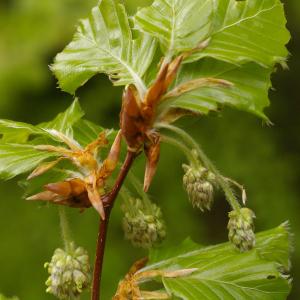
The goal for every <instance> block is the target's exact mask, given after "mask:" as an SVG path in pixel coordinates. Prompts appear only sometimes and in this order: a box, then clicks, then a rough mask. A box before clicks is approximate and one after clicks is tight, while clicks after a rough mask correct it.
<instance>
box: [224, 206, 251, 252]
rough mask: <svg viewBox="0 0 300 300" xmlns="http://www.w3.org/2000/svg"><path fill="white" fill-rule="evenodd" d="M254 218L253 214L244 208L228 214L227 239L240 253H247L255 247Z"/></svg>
mask: <svg viewBox="0 0 300 300" xmlns="http://www.w3.org/2000/svg"><path fill="white" fill-rule="evenodd" d="M254 218H255V214H254V212H253V211H252V210H251V209H249V208H246V207H244V208H241V209H240V210H234V211H231V212H230V213H229V222H228V230H229V233H228V238H229V240H230V242H231V243H232V244H233V245H234V246H235V247H236V248H237V249H239V250H240V251H241V252H245V251H249V250H251V249H252V248H253V247H254V246H255V234H254V222H253V219H254Z"/></svg>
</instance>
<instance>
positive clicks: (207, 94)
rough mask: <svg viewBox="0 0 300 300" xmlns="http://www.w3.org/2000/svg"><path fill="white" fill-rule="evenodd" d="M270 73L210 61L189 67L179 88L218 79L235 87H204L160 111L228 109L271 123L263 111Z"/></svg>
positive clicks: (254, 66) (256, 67)
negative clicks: (186, 83)
mask: <svg viewBox="0 0 300 300" xmlns="http://www.w3.org/2000/svg"><path fill="white" fill-rule="evenodd" d="M271 73H272V72H271V70H269V69H265V68H263V67H261V66H259V65H257V64H255V63H248V64H245V65H242V66H237V65H232V64H229V63H226V62H222V61H217V60H214V59H210V58H206V59H204V60H201V61H199V62H197V63H194V64H187V65H184V67H183V69H182V71H181V72H180V74H179V77H178V79H177V82H176V85H179V84H182V83H185V82H188V81H190V80H193V79H198V78H218V79H223V80H227V81H229V82H231V83H233V86H232V87H222V86H220V87H216V86H207V87H201V88H199V89H196V90H193V91H190V92H187V93H185V94H183V95H181V96H179V97H177V98H171V99H170V100H166V101H165V102H166V103H162V105H161V108H160V109H161V110H165V109H166V108H168V107H170V106H171V107H180V108H184V109H187V110H191V111H194V112H197V113H200V114H207V113H209V112H210V111H216V110H218V109H219V108H220V107H221V106H224V105H229V106H231V107H234V108H237V109H240V110H244V111H247V112H251V113H253V114H255V115H257V116H259V117H261V118H263V119H265V120H268V118H267V117H266V116H265V114H264V112H263V111H264V108H265V107H267V106H268V105H269V99H268V91H269V88H270V87H271V81H270V74H271Z"/></svg>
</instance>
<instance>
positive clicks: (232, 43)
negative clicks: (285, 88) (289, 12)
mask: <svg viewBox="0 0 300 300" xmlns="http://www.w3.org/2000/svg"><path fill="white" fill-rule="evenodd" d="M210 2H215V3H216V4H215V13H214V15H215V17H214V29H213V32H212V35H211V41H210V42H209V45H208V47H207V48H205V49H204V50H203V51H201V52H197V53H195V54H194V55H193V56H192V57H191V58H190V61H193V60H197V59H200V58H202V57H205V56H210V57H213V58H216V59H220V60H224V61H227V62H231V63H238V64H240V63H245V62H249V61H253V62H256V63H259V64H260V65H262V66H265V67H270V66H273V65H274V64H275V63H277V62H279V63H281V64H285V60H286V57H287V55H288V51H287V49H286V47H285V45H286V44H287V43H288V41H289V39H290V34H289V32H288V30H287V29H286V26H285V25H286V18H285V15H284V9H283V5H282V3H281V1H280V0H264V1H262V0H245V1H236V0H217V1H213V0H210ZM199 18H200V19H201V16H200V15H199Z"/></svg>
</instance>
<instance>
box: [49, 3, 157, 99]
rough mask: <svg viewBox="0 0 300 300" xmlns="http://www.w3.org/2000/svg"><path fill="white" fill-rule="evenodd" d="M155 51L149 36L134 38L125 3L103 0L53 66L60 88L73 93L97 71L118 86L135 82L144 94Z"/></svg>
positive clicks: (81, 24)
mask: <svg viewBox="0 0 300 300" xmlns="http://www.w3.org/2000/svg"><path fill="white" fill-rule="evenodd" d="M155 50H156V41H155V39H153V38H152V37H150V36H149V35H146V34H139V33H137V38H133V32H132V29H131V28H130V25H129V21H128V16H127V14H126V11H125V8H124V6H123V5H121V4H116V1H114V0H102V1H100V3H99V5H98V6H96V7H94V8H93V9H92V11H91V14H90V16H89V18H87V19H84V20H82V21H81V22H80V25H79V26H78V29H77V32H76V34H75V36H74V39H73V41H72V42H71V43H70V44H69V45H68V46H67V47H66V48H65V49H64V51H63V52H62V53H60V54H58V55H57V56H56V58H55V62H54V64H53V65H52V67H51V68H52V70H53V72H54V73H55V75H56V77H57V78H58V81H59V85H60V87H61V88H62V89H63V90H64V91H67V92H69V93H72V94H73V93H74V92H75V91H76V89H77V88H79V87H80V86H82V85H83V84H84V83H85V82H86V81H87V80H89V79H90V78H91V77H92V76H94V75H95V74H97V73H105V74H107V75H108V76H109V77H110V78H111V80H112V81H113V83H114V84H115V85H127V84H134V85H135V86H136V87H137V89H138V91H139V93H141V94H143V93H144V92H145V91H146V87H145V83H144V81H143V76H144V74H145V72H146V71H147V69H148V67H149V65H150V64H151V62H152V59H153V56H154V52H155Z"/></svg>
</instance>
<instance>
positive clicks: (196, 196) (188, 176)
mask: <svg viewBox="0 0 300 300" xmlns="http://www.w3.org/2000/svg"><path fill="white" fill-rule="evenodd" d="M183 169H184V170H185V174H184V176H183V185H184V188H185V190H186V191H187V194H188V196H189V199H190V201H191V203H192V205H193V207H197V208H199V209H200V210H201V211H204V210H205V209H207V210H210V209H211V207H212V205H213V201H214V186H213V182H214V181H215V175H214V174H213V173H211V172H209V171H208V170H207V169H205V168H203V167H200V168H194V167H192V166H187V165H183Z"/></svg>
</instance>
